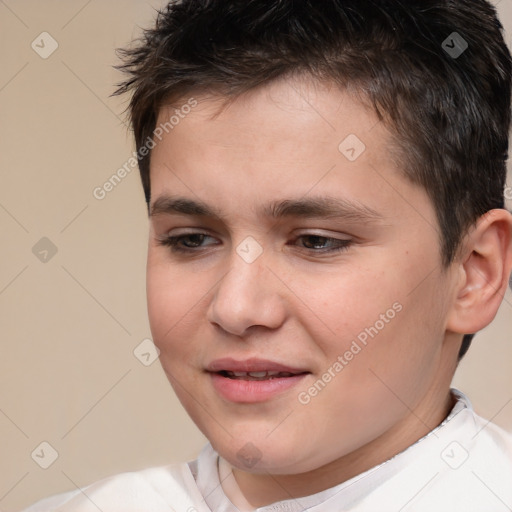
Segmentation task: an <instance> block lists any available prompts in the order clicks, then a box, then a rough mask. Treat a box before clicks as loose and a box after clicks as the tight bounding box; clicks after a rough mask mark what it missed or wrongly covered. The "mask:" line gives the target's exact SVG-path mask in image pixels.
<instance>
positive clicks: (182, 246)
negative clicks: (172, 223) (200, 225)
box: [157, 233, 216, 253]
mask: <svg viewBox="0 0 512 512" xmlns="http://www.w3.org/2000/svg"><path fill="white" fill-rule="evenodd" d="M208 238H211V239H212V240H213V237H211V236H209V235H207V234H206V233H185V234H183V235H176V236H169V235H164V236H162V237H158V238H157V243H158V245H163V246H165V247H169V248H170V250H171V251H172V252H181V253H191V252H197V249H200V248H202V247H203V245H202V243H203V242H204V241H205V239H208ZM209 245H216V244H209Z"/></svg>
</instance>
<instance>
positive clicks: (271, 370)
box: [206, 358, 311, 403]
mask: <svg viewBox="0 0 512 512" xmlns="http://www.w3.org/2000/svg"><path fill="white" fill-rule="evenodd" d="M206 372H207V373H208V374H209V375H210V377H211V382H212V385H213V387H214V389H215V390H216V391H217V393H218V394H219V395H220V396H221V397H222V398H223V399H225V400H227V401H229V402H238V403H255V402H265V401H268V400H270V399H271V398H273V397H275V396H277V395H282V394H283V393H285V392H286V391H291V390H292V389H293V388H294V387H295V386H297V385H298V384H299V383H300V382H301V381H302V379H303V378H304V377H305V376H306V375H309V374H311V372H310V371H309V370H306V369H304V368H300V367H291V366H288V365H284V364H281V363H278V362H275V361H269V360H263V359H255V358H253V359H246V360H243V361H238V360H234V359H231V358H224V359H217V360H215V361H213V362H212V363H211V364H210V365H208V366H207V368H206Z"/></svg>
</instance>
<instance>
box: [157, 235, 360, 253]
mask: <svg viewBox="0 0 512 512" xmlns="http://www.w3.org/2000/svg"><path fill="white" fill-rule="evenodd" d="M194 236H199V237H203V238H202V239H201V241H203V240H204V238H205V237H209V238H213V237H210V236H209V235H207V234H206V233H188V234H183V235H176V236H169V235H164V236H162V237H158V238H157V243H158V245H161V246H165V247H169V248H170V250H171V252H173V253H180V254H192V253H197V252H198V250H199V249H201V247H195V248H194V247H188V248H184V247H182V246H180V245H178V244H179V243H180V242H181V241H182V240H183V239H185V238H191V237H194ZM301 238H316V239H320V240H323V241H325V242H333V243H335V244H338V245H337V246H336V247H332V248H330V249H319V250H315V249H310V248H308V247H303V249H306V250H308V251H313V252H314V253H317V254H318V253H320V254H326V253H328V254H335V253H340V252H342V251H346V250H347V249H348V248H349V247H350V246H351V245H352V240H342V239H339V238H331V237H327V236H321V235H300V236H299V237H297V240H299V239H301ZM199 243H201V242H199ZM311 245H317V244H314V243H313V244H311Z"/></svg>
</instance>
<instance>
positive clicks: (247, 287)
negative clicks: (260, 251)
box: [207, 250, 286, 337]
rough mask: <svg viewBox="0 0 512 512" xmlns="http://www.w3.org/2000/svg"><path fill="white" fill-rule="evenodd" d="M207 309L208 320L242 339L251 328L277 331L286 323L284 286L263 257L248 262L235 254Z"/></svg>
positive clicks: (234, 252) (224, 270)
mask: <svg viewBox="0 0 512 512" xmlns="http://www.w3.org/2000/svg"><path fill="white" fill-rule="evenodd" d="M223 272H224V276H223V277H222V278H221V280H220V282H219V283H218V284H217V288H216V290H215V291H214V293H213V296H212V299H211V302H210V305H209V307H208V313H207V316H208V320H209V321H210V322H211V323H214V324H217V325H218V326H219V327H221V328H222V329H223V330H224V331H226V332H229V333H230V334H233V335H236V336H241V337H243V336H244V335H246V332H247V331H248V330H249V328H251V327H253V326H263V327H266V328H268V329H276V328H278V327H279V326H280V325H281V324H282V323H283V322H284V319H285V314H286V309H285V304H284V296H283V295H282V293H281V292H282V291H283V284H282V283H281V281H280V280H279V279H278V278H277V277H276V276H275V275H274V273H273V272H272V271H271V270H270V269H269V268H268V267H267V264H266V258H264V255H261V256H260V257H259V258H257V259H256V260H255V261H253V262H251V263H249V262H247V261H245V260H244V259H243V258H242V257H241V256H240V255H239V254H238V253H237V252H236V251H235V250H233V253H232V254H231V255H230V260H229V267H228V268H227V269H226V267H224V269H223Z"/></svg>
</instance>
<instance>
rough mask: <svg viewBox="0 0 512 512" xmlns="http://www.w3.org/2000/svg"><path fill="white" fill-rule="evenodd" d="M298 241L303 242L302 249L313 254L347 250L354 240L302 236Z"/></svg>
mask: <svg viewBox="0 0 512 512" xmlns="http://www.w3.org/2000/svg"><path fill="white" fill-rule="evenodd" d="M297 240H303V241H304V242H305V243H303V245H302V247H303V248H305V249H307V250H311V251H313V252H320V253H332V252H340V251H343V250H346V249H348V248H349V247H350V245H351V244H352V240H348V239H340V238H331V237H326V236H320V235H301V236H300V237H298V238H297Z"/></svg>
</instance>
